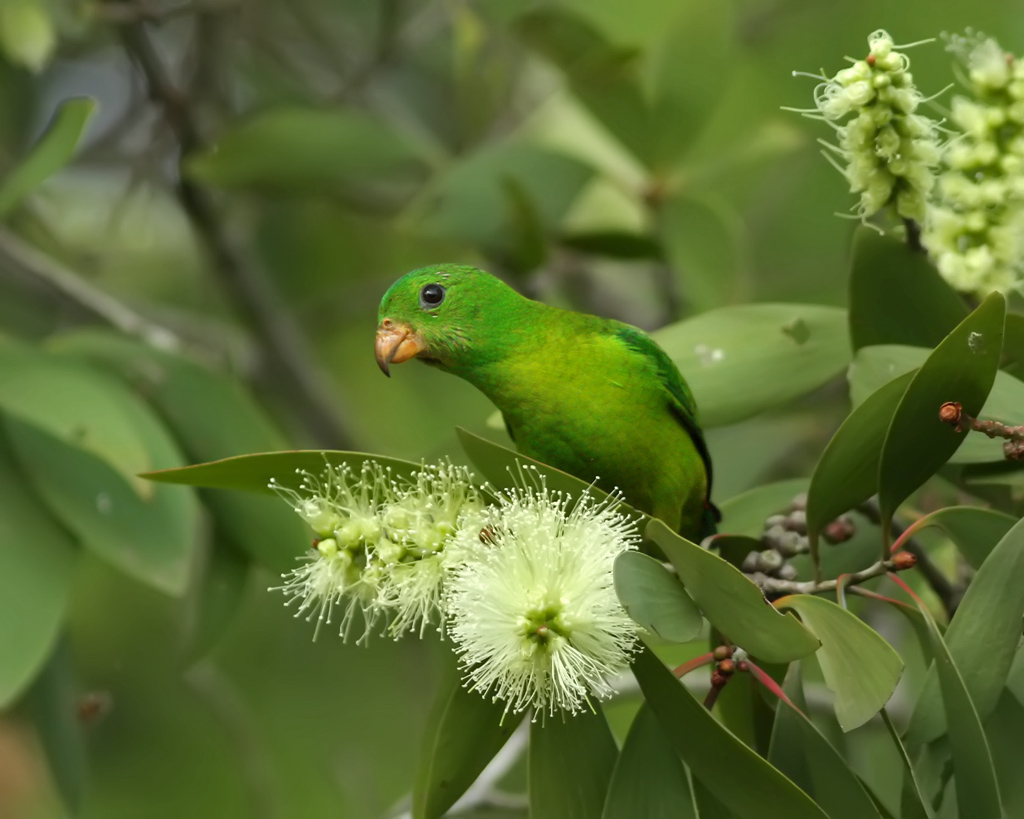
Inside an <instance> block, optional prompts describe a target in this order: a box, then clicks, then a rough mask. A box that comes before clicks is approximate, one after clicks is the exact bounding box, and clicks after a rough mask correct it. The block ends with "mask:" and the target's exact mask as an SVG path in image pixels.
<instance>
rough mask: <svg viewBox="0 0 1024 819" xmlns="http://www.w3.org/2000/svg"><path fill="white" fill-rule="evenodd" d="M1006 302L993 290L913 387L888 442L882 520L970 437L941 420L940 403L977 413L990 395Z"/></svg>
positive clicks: (883, 460) (938, 350)
mask: <svg viewBox="0 0 1024 819" xmlns="http://www.w3.org/2000/svg"><path fill="white" fill-rule="evenodd" d="M1005 315H1006V300H1005V298H1004V297H1003V295H1002V294H1001V293H993V294H992V295H990V296H989V297H988V298H987V299H985V301H983V302H982V303H981V305H980V306H979V307H978V309H977V310H975V311H974V312H973V313H971V314H970V315H969V316H968V317H967V318H966V319H964V321H962V322H961V323H960V324H959V325H958V326H957V328H956V329H955V330H954V331H953V332H952V333H950V334H949V335H948V336H947V337H946V339H945V341H943V342H942V343H941V344H940V345H939V346H938V347H936V348H935V350H934V352H932V354H931V355H930V356H928V358H927V359H926V360H925V362H924V363H923V364H922V365H921V369H919V370H918V371H917V374H916V375H915V376H914V379H913V380H912V381H911V382H910V385H909V386H908V387H907V391H906V392H905V393H904V395H903V398H902V400H901V401H900V405H899V407H898V408H897V409H896V414H895V415H894V416H893V419H892V424H890V426H889V432H888V434H887V435H886V438H885V444H884V445H883V446H882V458H881V462H880V464H879V472H878V503H879V506H880V507H881V510H882V519H883V520H885V521H888V520H891V519H892V516H893V514H894V513H895V511H896V508H897V507H898V506H899V505H900V504H901V503H903V501H905V500H906V499H907V497H908V496H909V495H910V493H911V492H913V491H914V490H915V489H917V488H918V487H919V486H920V485H921V484H923V483H924V482H925V481H926V480H927V479H928V478H930V477H931V476H932V475H933V474H934V473H935V472H936V471H937V470H938V469H939V467H941V466H942V465H943V464H944V463H945V462H946V461H947V460H949V458H950V456H951V455H952V454H953V453H954V452H956V450H957V447H959V446H960V444H962V443H963V440H964V436H963V434H962V433H958V432H957V431H956V430H954V429H953V428H952V427H950V426H949V425H948V424H944V423H942V421H940V420H939V415H938V413H939V407H940V406H942V404H943V403H944V402H946V401H957V402H959V403H960V404H962V405H963V408H964V412H967V413H969V414H970V415H972V416H976V415H977V414H978V413H979V412H980V411H981V408H982V406H983V405H984V403H985V399H986V398H988V394H989V391H990V390H991V389H992V384H993V382H994V381H995V377H996V371H997V369H998V367H999V357H1000V355H1001V353H1002V349H1003V318H1004V316H1005Z"/></svg>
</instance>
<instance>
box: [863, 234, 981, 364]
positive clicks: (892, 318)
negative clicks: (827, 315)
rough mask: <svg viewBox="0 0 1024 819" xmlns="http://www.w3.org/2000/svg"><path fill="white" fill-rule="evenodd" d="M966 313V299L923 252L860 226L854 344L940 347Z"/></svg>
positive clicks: (866, 345) (886, 235)
mask: <svg viewBox="0 0 1024 819" xmlns="http://www.w3.org/2000/svg"><path fill="white" fill-rule="evenodd" d="M966 316H967V305H966V304H964V300H963V299H962V298H961V297H960V296H959V295H958V294H957V292H956V291H955V290H954V289H953V288H952V287H950V286H949V285H948V284H947V283H946V280H945V279H943V278H942V276H940V275H939V272H938V271H937V270H936V269H935V266H934V265H933V264H932V263H931V262H930V261H929V260H928V257H927V256H926V255H924V254H923V253H920V252H918V251H916V250H913V249H911V248H910V247H909V246H908V245H907V243H906V242H903V241H900V240H899V239H896V238H894V237H893V236H890V235H888V234H880V233H878V231H876V230H874V229H872V228H868V227H860V228H858V229H857V234H856V236H855V238H854V240H853V269H852V270H851V272H850V337H851V339H852V341H853V348H854V349H855V350H859V349H860V348H861V347H870V346H872V345H875V344H909V345H912V346H917V347H929V348H930V347H936V346H938V344H940V343H941V342H942V340H943V339H944V338H945V337H946V336H947V335H948V334H949V333H950V332H951V331H952V330H953V328H954V327H956V326H957V325H958V324H959V323H960V322H961V321H963V320H964V318H965V317H966Z"/></svg>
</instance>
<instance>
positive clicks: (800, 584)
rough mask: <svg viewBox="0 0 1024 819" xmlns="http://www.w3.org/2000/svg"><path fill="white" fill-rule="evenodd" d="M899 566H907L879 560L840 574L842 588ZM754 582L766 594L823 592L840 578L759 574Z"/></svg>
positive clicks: (828, 589)
mask: <svg viewBox="0 0 1024 819" xmlns="http://www.w3.org/2000/svg"><path fill="white" fill-rule="evenodd" d="M901 568H907V567H906V566H899V565H896V564H894V562H893V560H879V561H878V562H877V563H874V564H872V565H870V566H868V567H867V568H866V569H861V570H860V571H859V572H853V573H851V574H844V575H842V576H841V579H842V584H843V588H844V589H846V588H849V587H850V586H854V585H856V584H857V583H863V582H864V581H865V580H871V579H872V578H874V577H881V576H882V575H884V574H888V573H889V572H892V571H899V570H900V569H901ZM754 582H755V583H757V585H758V587H759V588H760V589H761V591H763V592H765V593H766V594H821V593H823V592H830V591H835V590H836V587H837V586H838V585H839V582H840V578H836V579H835V580H783V579H782V578H780V577H769V576H767V575H761V574H759V575H758V576H757V577H756V578H755V579H754Z"/></svg>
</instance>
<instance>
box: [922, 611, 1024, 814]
mask: <svg viewBox="0 0 1024 819" xmlns="http://www.w3.org/2000/svg"><path fill="white" fill-rule="evenodd" d="M915 603H917V608H918V610H919V611H920V612H921V615H922V616H923V618H924V623H925V627H926V628H927V630H928V643H927V644H926V645H925V646H923V647H924V648H925V650H926V651H930V653H931V654H932V657H933V658H934V660H935V667H936V669H937V670H938V677H939V688H940V690H941V692H942V701H943V707H944V709H945V712H946V723H947V725H948V728H949V744H950V748H951V750H952V753H953V768H954V770H955V773H956V797H957V804H958V805H959V806H960V809H961V815H963V816H968V815H969V816H970V817H971V819H1002V817H1003V815H1004V814H1003V810H1002V807H1001V805H1000V798H999V785H998V783H997V781H996V774H995V770H994V768H993V766H992V754H991V752H990V751H989V746H988V741H987V740H986V738H985V732H984V730H983V729H982V726H981V720H980V719H978V712H977V710H976V708H975V707H974V702H973V701H972V700H971V695H970V692H969V691H968V690H967V686H966V685H965V684H964V679H963V676H962V675H961V673H960V670H959V669H958V668H957V666H956V663H955V662H954V660H953V657H952V656H951V654H950V652H949V649H948V648H947V647H946V642H945V641H944V640H943V639H942V634H941V633H940V632H939V629H938V626H936V625H935V621H934V620H933V619H932V616H931V613H930V612H929V611H928V609H927V607H926V606H924V605H922V604H921V602H920V601H919V600H915ZM1018 626H1019V621H1018ZM968 811H970V812H969V813H968Z"/></svg>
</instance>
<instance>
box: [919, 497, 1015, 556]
mask: <svg viewBox="0 0 1024 819" xmlns="http://www.w3.org/2000/svg"><path fill="white" fill-rule="evenodd" d="M1017 520H1018V519H1017V518H1015V517H1013V516H1012V515H1007V514H1006V513H1005V512H999V511H997V510H995V509H983V508H981V507H980V506H947V507H945V508H943V509H939V510H937V511H935V512H932V513H931V514H930V515H928V521H929V523H928V525H929V526H935V527H937V528H939V529H941V530H942V531H943V532H945V533H946V535H947V536H948V537H949V539H950V540H952V541H953V542H954V543H955V544H956V546H957V548H958V549H959V550H960V554H962V555H963V556H964V558H966V560H967V562H968V563H970V564H971V566H972V567H974V568H975V569H980V568H981V565H982V564H983V563H984V562H985V560H986V559H987V558H988V556H989V555H990V554H991V553H992V550H993V549H994V548H995V546H996V544H997V543H999V541H1000V540H1002V539H1003V537H1004V536H1005V535H1006V533H1007V532H1009V531H1010V529H1012V528H1013V526H1014V524H1015V523H1017Z"/></svg>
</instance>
